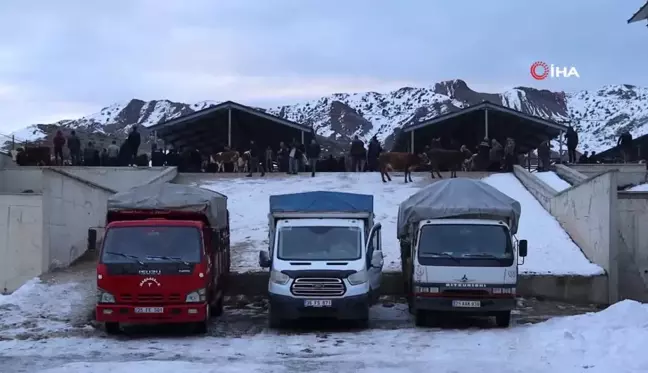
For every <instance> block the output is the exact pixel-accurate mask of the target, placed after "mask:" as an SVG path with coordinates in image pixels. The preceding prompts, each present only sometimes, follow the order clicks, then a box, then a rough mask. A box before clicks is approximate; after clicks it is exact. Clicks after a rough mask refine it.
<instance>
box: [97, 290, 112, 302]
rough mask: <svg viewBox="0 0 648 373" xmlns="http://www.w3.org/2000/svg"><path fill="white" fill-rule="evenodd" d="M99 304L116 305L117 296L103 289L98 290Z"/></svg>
mask: <svg viewBox="0 0 648 373" xmlns="http://www.w3.org/2000/svg"><path fill="white" fill-rule="evenodd" d="M97 303H115V296H114V295H112V294H110V293H109V292H107V291H105V290H103V289H97Z"/></svg>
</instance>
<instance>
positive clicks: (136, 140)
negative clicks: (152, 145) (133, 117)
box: [126, 125, 142, 166]
mask: <svg viewBox="0 0 648 373" xmlns="http://www.w3.org/2000/svg"><path fill="white" fill-rule="evenodd" d="M126 142H127V143H128V149H129V150H130V152H131V153H130V154H129V159H130V160H129V162H128V165H129V166H130V165H136V164H137V152H138V151H139V146H140V144H141V143H142V137H141V136H140V133H139V131H138V130H137V126H136V125H135V126H133V129H132V130H131V133H130V134H129V135H128V139H127V140H126Z"/></svg>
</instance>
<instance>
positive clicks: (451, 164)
mask: <svg viewBox="0 0 648 373" xmlns="http://www.w3.org/2000/svg"><path fill="white" fill-rule="evenodd" d="M426 155H427V158H428V160H429V165H430V175H431V176H432V178H433V179H434V173H435V172H436V173H437V175H438V176H439V179H443V176H441V172H440V171H441V168H448V169H449V170H450V177H451V178H456V177H457V171H458V170H461V167H462V165H463V163H464V160H465V159H466V154H465V153H464V152H462V151H460V150H449V149H438V148H436V149H430V150H428V152H427V154H426Z"/></svg>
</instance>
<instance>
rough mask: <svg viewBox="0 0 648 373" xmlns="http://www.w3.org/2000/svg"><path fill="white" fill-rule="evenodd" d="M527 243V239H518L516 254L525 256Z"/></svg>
mask: <svg viewBox="0 0 648 373" xmlns="http://www.w3.org/2000/svg"><path fill="white" fill-rule="evenodd" d="M527 245H528V242H527V240H520V242H519V243H518V254H519V255H520V257H522V258H524V257H525V256H527Z"/></svg>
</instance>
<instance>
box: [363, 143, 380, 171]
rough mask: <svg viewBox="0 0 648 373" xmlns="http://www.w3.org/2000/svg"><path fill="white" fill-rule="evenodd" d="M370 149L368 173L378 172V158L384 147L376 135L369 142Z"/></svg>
mask: <svg viewBox="0 0 648 373" xmlns="http://www.w3.org/2000/svg"><path fill="white" fill-rule="evenodd" d="M368 148H369V149H367V169H368V171H371V172H374V171H378V157H379V156H380V153H381V152H382V147H381V146H380V142H379V141H378V138H376V136H375V135H374V136H373V137H372V138H371V140H370V141H369V146H368Z"/></svg>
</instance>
